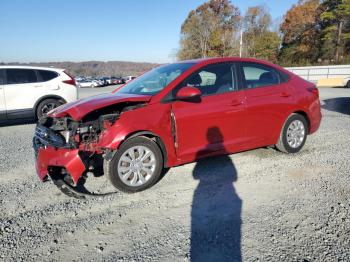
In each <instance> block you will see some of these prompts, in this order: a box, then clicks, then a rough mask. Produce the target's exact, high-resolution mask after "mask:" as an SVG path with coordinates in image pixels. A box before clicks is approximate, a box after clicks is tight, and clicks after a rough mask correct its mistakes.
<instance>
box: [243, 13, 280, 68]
mask: <svg viewBox="0 0 350 262" xmlns="http://www.w3.org/2000/svg"><path fill="white" fill-rule="evenodd" d="M271 25H272V20H271V15H270V14H269V12H268V10H267V9H266V8H265V7H264V6H254V7H250V8H248V11H247V13H246V14H245V16H244V19H243V27H244V34H243V40H244V45H243V46H244V56H249V57H255V58H259V59H266V60H270V61H272V62H276V61H277V55H278V51H279V46H280V37H279V35H278V33H277V32H273V31H271Z"/></svg>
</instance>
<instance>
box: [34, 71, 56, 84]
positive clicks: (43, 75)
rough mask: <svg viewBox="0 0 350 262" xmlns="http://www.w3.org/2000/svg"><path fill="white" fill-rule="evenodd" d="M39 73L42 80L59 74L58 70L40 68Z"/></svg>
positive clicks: (50, 78) (47, 79)
mask: <svg viewBox="0 0 350 262" xmlns="http://www.w3.org/2000/svg"><path fill="white" fill-rule="evenodd" d="M38 73H39V81H40V82H46V81H50V80H52V79H54V78H56V77H57V76H58V74H57V73H56V72H54V71H49V70H38Z"/></svg>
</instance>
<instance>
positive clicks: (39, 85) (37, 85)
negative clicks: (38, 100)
mask: <svg viewBox="0 0 350 262" xmlns="http://www.w3.org/2000/svg"><path fill="white" fill-rule="evenodd" d="M42 86H43V85H35V86H34V87H42Z"/></svg>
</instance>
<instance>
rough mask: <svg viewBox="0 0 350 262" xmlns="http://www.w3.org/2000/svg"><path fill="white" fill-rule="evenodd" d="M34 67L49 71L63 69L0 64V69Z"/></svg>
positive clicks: (60, 69)
mask: <svg viewBox="0 0 350 262" xmlns="http://www.w3.org/2000/svg"><path fill="white" fill-rule="evenodd" d="M7 68H10V69H36V70H51V71H64V70H65V69H63V68H55V67H44V66H24V65H0V69H7Z"/></svg>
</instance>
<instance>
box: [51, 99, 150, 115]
mask: <svg viewBox="0 0 350 262" xmlns="http://www.w3.org/2000/svg"><path fill="white" fill-rule="evenodd" d="M151 97H152V96H147V95H132V94H117V93H107V94H102V95H97V96H92V97H88V98H84V99H80V100H77V101H75V102H71V103H68V104H64V105H62V106H60V107H57V108H55V109H53V110H52V111H51V112H50V113H49V116H50V117H64V116H67V115H69V116H70V117H72V118H73V119H74V120H76V121H79V120H81V119H82V118H83V117H84V116H85V115H87V114H88V113H90V112H92V111H94V110H97V109H100V108H103V107H106V106H110V105H114V104H118V103H122V102H148V101H150V100H151Z"/></svg>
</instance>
